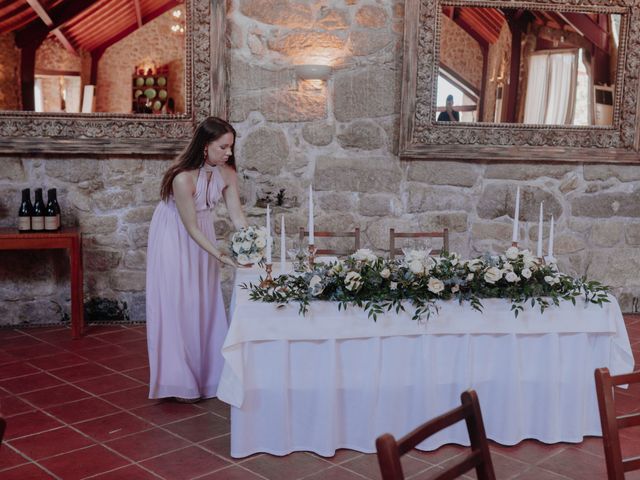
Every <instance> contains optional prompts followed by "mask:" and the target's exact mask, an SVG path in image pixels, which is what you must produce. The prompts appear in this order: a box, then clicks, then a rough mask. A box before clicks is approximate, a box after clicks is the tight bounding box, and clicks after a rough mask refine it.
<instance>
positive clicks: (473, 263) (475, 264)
mask: <svg viewBox="0 0 640 480" xmlns="http://www.w3.org/2000/svg"><path fill="white" fill-rule="evenodd" d="M481 267H482V260H480V259H479V258H474V259H473V260H469V261H468V262H467V268H468V269H469V270H471V271H472V272H477V271H478V270H479V269H480V268H481Z"/></svg>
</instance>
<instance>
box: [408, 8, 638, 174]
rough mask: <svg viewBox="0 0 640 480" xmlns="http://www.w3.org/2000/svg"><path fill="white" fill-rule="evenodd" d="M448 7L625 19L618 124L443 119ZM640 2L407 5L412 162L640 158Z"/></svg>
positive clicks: (616, 105)
mask: <svg viewBox="0 0 640 480" xmlns="http://www.w3.org/2000/svg"><path fill="white" fill-rule="evenodd" d="M442 6H469V7H498V8H522V9H532V10H552V11H562V12H593V13H607V14H620V15H622V20H621V25H620V43H619V56H618V63H617V71H618V74H617V75H616V88H615V92H616V93H615V96H614V97H615V98H614V120H613V125H610V126H563V125H526V124H509V123H453V122H451V123H450V122H436V121H435V111H436V110H435V109H436V106H435V99H436V87H437V79H438V69H439V48H440V45H439V43H440V42H439V28H440V12H441V10H442ZM639 75H640V0H528V1H521V0H511V1H503V0H480V1H474V0H407V1H406V3H405V31H404V58H403V70H402V98H401V116H400V140H399V154H400V157H401V158H402V159H405V160H420V159H429V160H442V159H456V160H483V161H486V160H533V161H553V162H608V163H613V162H621V163H629V162H638V161H640V152H639V150H640V121H638V116H639V113H640V112H639V109H640V99H639V98H638V94H639V93H640V92H639V86H638V81H639Z"/></svg>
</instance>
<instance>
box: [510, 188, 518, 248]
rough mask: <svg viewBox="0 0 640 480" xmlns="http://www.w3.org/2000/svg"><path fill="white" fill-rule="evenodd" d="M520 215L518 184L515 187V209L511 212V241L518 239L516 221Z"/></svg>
mask: <svg viewBox="0 0 640 480" xmlns="http://www.w3.org/2000/svg"><path fill="white" fill-rule="evenodd" d="M519 217H520V186H518V188H517V189H516V209H515V212H514V214H513V235H512V237H511V241H512V242H517V241H518V221H519Z"/></svg>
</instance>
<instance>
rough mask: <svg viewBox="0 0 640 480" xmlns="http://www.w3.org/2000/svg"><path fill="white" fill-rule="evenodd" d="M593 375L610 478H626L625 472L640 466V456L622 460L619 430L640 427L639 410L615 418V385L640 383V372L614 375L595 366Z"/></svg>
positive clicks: (616, 479) (637, 468) (615, 479)
mask: <svg viewBox="0 0 640 480" xmlns="http://www.w3.org/2000/svg"><path fill="white" fill-rule="evenodd" d="M594 375H595V379H596V393H597V395H598V408H599V410H600V424H601V425H602V443H603V446H604V457H605V459H606V461H607V477H608V478H609V480H624V474H625V472H630V471H632V470H639V469H640V457H633V458H629V459H627V460H623V458H622V450H621V449H620V436H619V433H620V430H622V429H623V428H628V427H637V426H640V413H632V414H628V415H621V416H619V417H616V407H615V399H614V390H613V387H615V386H616V385H626V384H632V383H640V371H635V372H633V373H627V374H624V375H611V374H610V373H609V369H608V368H596V370H595V372H594Z"/></svg>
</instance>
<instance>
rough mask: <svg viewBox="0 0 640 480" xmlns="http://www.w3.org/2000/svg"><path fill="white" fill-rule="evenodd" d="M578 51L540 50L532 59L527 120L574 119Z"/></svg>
mask: <svg viewBox="0 0 640 480" xmlns="http://www.w3.org/2000/svg"><path fill="white" fill-rule="evenodd" d="M577 73H578V56H577V52H575V51H572V52H567V51H563V52H557V53H552V52H545V53H536V54H534V55H532V56H531V58H530V60H529V78H528V80H527V95H526V99H525V110H524V122H525V123H537V124H546V125H563V124H572V123H573V114H574V111H575V103H576V79H577Z"/></svg>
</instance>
